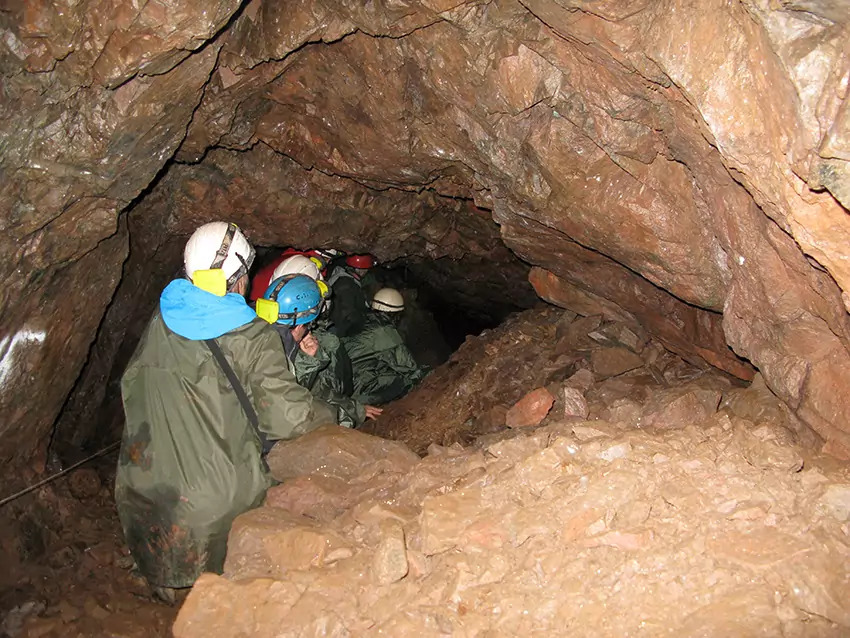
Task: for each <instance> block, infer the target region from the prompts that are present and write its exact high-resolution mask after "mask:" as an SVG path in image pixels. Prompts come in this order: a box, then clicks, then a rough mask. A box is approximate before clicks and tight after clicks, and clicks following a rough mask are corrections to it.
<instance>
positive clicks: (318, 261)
mask: <svg viewBox="0 0 850 638" xmlns="http://www.w3.org/2000/svg"><path fill="white" fill-rule="evenodd" d="M310 261H312V262H313V263H314V264H316V268H318V269H319V270H322V269H323V268H324V267H325V264H323V263H322V260H321V259H319V258H318V257H310Z"/></svg>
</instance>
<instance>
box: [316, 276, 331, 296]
mask: <svg viewBox="0 0 850 638" xmlns="http://www.w3.org/2000/svg"><path fill="white" fill-rule="evenodd" d="M316 285H317V286H318V287H319V293H320V294H321V295H322V299H324V298H326V297H327V296H328V295H329V294H330V292H331V290H330V288H328V285H327V284H326V283H325V282H324V281H322V280H321V279H317V280H316Z"/></svg>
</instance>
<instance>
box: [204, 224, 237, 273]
mask: <svg viewBox="0 0 850 638" xmlns="http://www.w3.org/2000/svg"><path fill="white" fill-rule="evenodd" d="M237 230H238V227H237V226H236V224H234V223H233V222H230V223H229V224H228V225H227V231H226V232H225V233H224V238H223V239H222V240H221V245H220V246H219V247H218V250H217V251H216V252H215V258H214V259H213V262H212V264H211V265H210V270H212V269H214V268H221V267H222V266H223V265H224V262H225V260H226V259H227V254H228V253H229V252H230V244H232V243H233V237H234V236H235V235H236V231H237Z"/></svg>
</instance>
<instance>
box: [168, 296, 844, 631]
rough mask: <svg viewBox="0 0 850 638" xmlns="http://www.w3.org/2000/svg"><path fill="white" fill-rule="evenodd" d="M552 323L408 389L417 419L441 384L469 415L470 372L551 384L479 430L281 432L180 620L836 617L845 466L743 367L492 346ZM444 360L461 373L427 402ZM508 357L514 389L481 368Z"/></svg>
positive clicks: (638, 623) (488, 343)
mask: <svg viewBox="0 0 850 638" xmlns="http://www.w3.org/2000/svg"><path fill="white" fill-rule="evenodd" d="M557 321H558V317H557V316H556V314H554V313H545V312H544V313H541V312H532V313H525V315H523V316H522V317H519V318H516V319H515V320H514V321H513V322H511V325H510V326H509V327H507V328H505V329H504V330H502V329H500V331H496V332H494V333H491V334H490V335H487V336H485V337H483V338H481V339H478V340H474V341H473V342H472V343H467V345H466V346H465V347H464V348H465V349H466V350H467V352H468V351H469V350H470V349H472V348H476V349H477V350H478V351H486V352H488V353H489V356H487V357H486V358H482V357H478V359H477V364H473V363H472V362H471V361H470V365H469V366H468V367H466V370H465V373H464V374H458V368H459V367H460V365H455V366H447V367H444V368H443V369H441V370H440V371H437V372H436V373H434V375H433V377H432V378H430V379H429V380H428V381H427V382H426V387H423V388H422V390H420V391H417V392H414V393H413V394H412V395H411V396H410V397H409V399H406V401H409V402H408V408H409V410H410V409H412V407H413V406H414V405H415V404H414V403H413V402H414V400H415V398H416V396H417V395H419V396H420V399H419V400H420V401H423V403H427V404H428V405H427V406H420V408H421V409H420V410H419V412H418V413H416V414H413V413H411V412H410V411H408V417H407V418H408V419H410V420H411V421H413V422H415V423H420V424H421V423H425V422H426V419H427V418H428V416H429V415H430V416H434V415H439V416H442V415H444V414H446V413H447V411H448V409H449V407H450V405H451V404H452V401H454V402H455V403H454V408H455V415H454V417H453V418H454V419H460V420H461V423H463V422H464V421H466V420H467V414H466V412H464V411H463V410H462V409H461V405H462V404H461V401H464V400H466V398H467V397H466V396H465V395H466V394H467V393H469V392H473V391H474V389H475V388H481V385H480V383H481V380H482V379H490V380H491V385H490V386H487V396H488V397H496V396H498V397H500V398H501V399H502V400H503V401H506V402H507V403H508V406H507V407H508V408H509V409H512V408H513V404H514V403H516V402H517V401H519V400H520V399H522V396H523V395H524V393H528V392H530V391H532V390H535V389H536V388H539V387H543V386H546V385H547V384H548V387H549V388H550V389H551V388H552V387H553V384H554V385H559V386H560V390H559V391H556V392H552V393H551V394H552V396H553V397H554V398H555V406H554V407H553V408H552V409H551V411H550V412H549V414H548V415H547V416H546V417H545V419H544V420H543V421H542V425H540V426H530V427H522V428H517V429H506V428H505V427H504V419H503V418H502V417H503V416H504V412H502V413H501V414H502V417H499V416H498V415H495V416H494V415H493V414H490V417H492V418H490V417H488V423H489V426H490V427H491V429H493V430H495V431H492V432H490V433H487V434H484V435H482V436H479V437H478V438H477V439H476V440H475V441H473V442H471V443H470V444H469V445H467V446H466V447H464V446H462V445H461V444H460V443H458V442H455V443H452V444H450V445H448V446H440V445H436V444H432V445H431V446H429V447H428V448H427V453H426V454H425V456H424V457H423V458H421V459H418V458H416V457H415V456H414V455H412V454H411V453H410V451H409V450H407V449H406V448H405V446H404V445H402V444H401V443H395V442H390V441H386V440H382V439H379V438H375V437H371V436H368V435H366V434H363V433H360V432H354V431H350V430H344V429H341V428H336V427H330V426H329V427H327V428H323V429H321V430H319V431H316V432H314V433H311V434H309V435H307V436H305V437H302V438H301V439H299V440H298V441H296V442H294V443H288V444H282V445H280V446H278V448H276V450H275V451H274V453H273V456H272V458H271V459H270V463H271V464H272V467H273V468H275V471H277V472H278V473H280V476H281V477H282V478H285V479H286V480H285V481H284V482H283V483H282V484H281V485H280V486H278V487H275V488H273V489H272V490H271V491H270V492H269V496H268V499H267V502H266V504H265V506H264V507H262V508H260V509H258V510H255V511H253V512H249V513H246V514H244V515H243V516H241V517H240V518H239V519H237V521H236V523H235V525H234V528H233V531H232V533H231V537H230V545H229V553H228V558H227V565H226V567H225V573H224V575H223V576H216V575H211V574H207V575H204V576H203V577H202V578H201V579H200V580H199V581H198V583H197V584H196V586H195V588H194V589H193V591H192V592H191V594H190V595H189V597H188V599H187V600H186V603H185V605H184V606H183V609H182V610H181V612H180V614H179V616H178V618H177V621H176V623H175V626H174V632H175V635H176V636H177V637H178V638H193V637H195V636H199V637H200V636H203V637H204V638H207V637H208V636H209V635H216V636H218V637H224V636H259V637H262V636H319V635H322V636H328V635H330V636H347V635H354V636H359V635H383V636H403V635H419V636H426V635H427V636H430V635H435V636H436V635H452V636H484V635H487V636H501V635H504V636H508V635H511V636H515V635H570V636H625V635H629V636H658V635H676V636H732V635H735V636H738V635H763V636H795V637H796V636H800V637H805V636H839V635H847V633H848V631H850V578H848V576H847V573H846V569H845V568H844V565H846V561H847V559H848V555H850V537H848V535H850V524H849V523H848V520H850V469H848V467H846V466H845V465H843V464H841V463H839V462H838V461H836V460H835V459H831V458H830V457H825V456H822V455H820V454H819V453H817V452H815V451H814V450H815V447H814V445H813V444H815V443H818V441H817V440H816V439H815V438H814V437H813V435H811V434H810V433H808V432H807V431H806V430H805V429H803V428H801V427H800V426H799V425H798V424H796V422H795V421H794V420H793V418H792V417H791V416H790V415H789V413H788V412H787V410H786V409H784V408H783V406H782V404H780V403H779V402H778V401H777V400H776V399H775V398H774V397H773V396H772V395H771V394H770V393H769V392H768V391H767V390H766V388H765V387H764V385H763V383H762V382H761V381H760V379H758V378H757V380H756V382H755V383H754V384H753V386H752V387H749V388H745V387H742V386H740V384H737V383H736V382H734V381H731V380H730V379H728V378H726V377H724V376H721V375H719V374H716V373H713V372H710V371H706V370H698V369H696V368H693V367H692V366H689V365H687V364H685V363H684V362H682V361H681V360H679V359H678V358H675V357H673V356H671V355H669V354H668V353H666V352H663V351H659V350H657V349H656V348H655V347H654V346H653V344H652V343H651V342H649V343H643V342H641V340H640V339H637V340H634V341H633V342H632V344H631V345H628V344H623V345H622V346H614V347H618V348H619V347H625V348H626V349H627V350H628V351H629V352H632V353H634V354H638V355H640V356H641V357H642V360H643V361H644V362H645V363H644V365H643V366H641V367H640V368H638V369H634V370H631V371H628V372H625V373H624V374H621V375H619V376H612V377H610V378H605V379H603V378H601V377H602V375H600V374H598V373H597V370H596V367H595V366H594V365H593V364H592V362H593V352H595V351H596V349H597V348H610V347H612V346H611V344H610V343H605V344H601V343H599V342H598V341H596V340H594V338H590V339H589V340H583V339H578V340H574V343H575V344H576V345H575V346H574V349H573V350H571V351H569V353H568V354H567V357H568V361H569V363H564V360H562V361H561V362H560V364H559V366H560V367H557V366H553V364H554V363H555V362H556V361H558V360H559V359H558V358H559V357H563V356H564V354H563V352H567V351H562V353H560V354H558V353H555V352H554V350H555V349H554V348H540V347H536V348H533V349H530V350H531V351H533V352H534V353H535V354H536V356H537V361H534V357H533V356H528V357H527V358H526V359H524V360H523V359H518V358H517V356H516V354H517V350H516V349H512V348H510V347H503V346H504V344H505V343H508V341H509V340H510V339H513V340H514V341H516V342H519V341H522V340H523V339H524V337H525V336H526V335H528V334H529V332H531V333H534V332H535V331H537V334H540V335H542V334H549V335H550V336H551V338H552V339H554V337H555V329H556V325H557ZM579 321H581V320H579ZM575 323H578V321H577V322H575ZM599 324H603V322H601V321H600V322H599ZM586 327H587V322H585V325H582V330H585V328H586ZM602 327H610V326H605V325H603V326H602ZM621 327H622V326H620V327H617V326H614V328H621ZM599 328H600V325H596V326H593V327H592V328H590V329H589V330H588V331H586V332H584V335H585V336H587V335H588V333H589V332H593V331H597V332H600V331H599ZM630 330H631V328H630ZM561 333H562V338H565V337H563V329H561ZM576 334H578V333H576ZM600 334H608V333H603V332H600ZM633 334H636V333H634V332H633ZM509 335H510V336H509ZM574 336H575V335H574ZM525 338H527V337H525ZM569 338H572V337H569ZM624 341H625V340H624ZM537 345H540V344H537ZM630 347H631V348H632V349H629V348H630ZM638 348H639V349H640V352H635V350H637V349H638ZM463 350H464V349H462V350H461V352H459V353H458V355H457V356H456V358H455V361H457V362H458V364H461V362H463V361H464V356H465V355H464V353H463ZM647 352H651V353H652V357H651V363H646V362H647V361H649V360H650V359H649V357H646V355H645V354H644V353H647ZM644 357H645V358H644ZM561 364H563V365H561ZM532 370H536V371H537V372H540V371H544V370H545V371H546V372H545V374H546V375H549V376H551V377H552V378H551V379H549V380H548V381H545V382H543V383H541V380H540V379H539V378H535V374H534V373H532ZM556 370H557V372H556ZM508 371H510V372H511V374H510V375H508V374H506V373H507V372H508ZM608 371H609V372H610V370H608ZM497 373H500V374H497ZM440 376H444V377H446V376H447V377H451V378H452V380H453V382H454V383H456V384H457V388H458V391H457V393H456V394H454V395H453V399H450V398H446V399H445V400H444V402H443V403H441V404H439V403H435V402H433V401H432V400H431V399H432V398H433V397H432V396H431V394H430V392H429V391H428V385H429V384H430V386H431V387H432V388H433V387H436V386H439V385H440V384H441V383H443V380H441V379H440V378H439V377H440ZM508 376H510V381H511V384H515V386H514V385H511V387H512V390H511V391H510V392H508V391H506V390H505V388H506V387H508V384H501V385H500V383H499V382H498V381H496V382H493V380H494V379H497V378H498V379H502V380H504V379H507V378H508ZM558 378H560V380H558ZM523 385H524V387H522V386H523ZM523 390H524V392H523ZM462 395H464V396H462ZM579 397H581V399H582V400H583V401H584V403H582V401H579V400H578V399H579ZM559 404H561V405H559ZM481 407H482V408H483V407H484V406H483V405H482V406H481ZM489 407H492V406H489ZM585 410H586V411H587V416H585V415H584V414H582V413H583V412H584V411H585ZM480 412H481V414H485V413H490V412H492V410H490V411H489V412H488V409H481V410H480ZM399 418H400V417H396V419H399ZM500 418H501V420H502V424H501V425H500V426H498V427H497V426H495V425H494V423H497V422H498V421H499V420H500ZM431 423H432V424H433V425H434V426H435V429H437V431H438V434H440V435H442V434H443V433H446V432H452V431H454V430H451V429H450V428H447V427H446V426H445V425H443V426H442V427H443V430H442V431H440V430H439V427H440V425H441V424H439V423H438V422H436V421H432V422H431ZM406 432H408V433H409V434H410V435H411V439H412V440H413V441H419V440H420V439H419V438H418V437H419V436H420V434H421V433H420V434H416V435H415V436H414V435H413V430H412V429H411V428H410V427H409V425H408V429H407V430H406ZM421 435H422V436H424V434H421ZM333 450H341V452H339V453H338V454H336V455H334V454H329V452H330V451H333Z"/></svg>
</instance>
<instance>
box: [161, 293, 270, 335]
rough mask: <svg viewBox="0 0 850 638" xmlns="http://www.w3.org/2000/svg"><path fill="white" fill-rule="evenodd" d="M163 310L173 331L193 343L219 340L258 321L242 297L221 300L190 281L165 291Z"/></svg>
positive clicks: (165, 319)
mask: <svg viewBox="0 0 850 638" xmlns="http://www.w3.org/2000/svg"><path fill="white" fill-rule="evenodd" d="M159 310H160V312H161V313H162V319H163V321H165V325H166V326H168V329H169V330H171V331H172V332H176V333H177V334H179V335H180V336H181V337H185V338H186V339H192V340H193V341H201V340H202V339H215V338H216V337H220V336H221V335H223V334H225V333H227V332H230V331H231V330H235V329H236V328H238V327H239V326H244V325H245V324H246V323H251V321H253V320H254V319H256V318H257V315H256V314H255V313H254V311H253V310H251V308H250V307H249V306H248V304H247V303H245V298H244V297H243V296H242V295H237V294H236V293H234V292H230V293H227V294H226V295H224V297H219V296H217V295H214V294H212V293H209V292H207V291H206V290H201V289H200V288H198V287H197V286H195V285H194V284H193V283H192V282H191V281H189V280H188V279H175V280H174V281H172V282H171V283H170V284H168V285H167V286H166V287H165V290H163V291H162V295H160V297H159Z"/></svg>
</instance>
